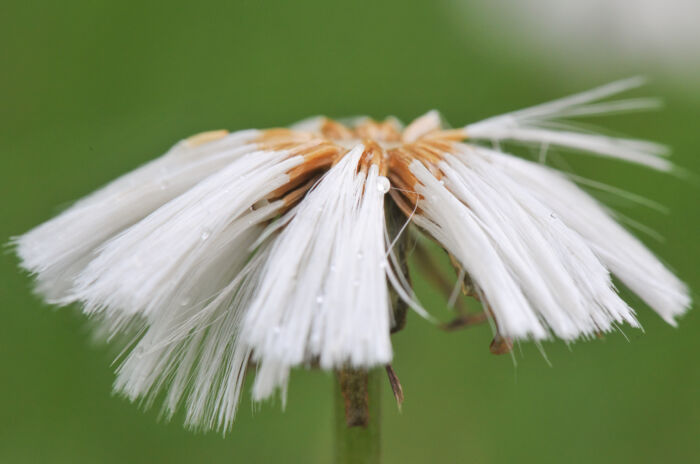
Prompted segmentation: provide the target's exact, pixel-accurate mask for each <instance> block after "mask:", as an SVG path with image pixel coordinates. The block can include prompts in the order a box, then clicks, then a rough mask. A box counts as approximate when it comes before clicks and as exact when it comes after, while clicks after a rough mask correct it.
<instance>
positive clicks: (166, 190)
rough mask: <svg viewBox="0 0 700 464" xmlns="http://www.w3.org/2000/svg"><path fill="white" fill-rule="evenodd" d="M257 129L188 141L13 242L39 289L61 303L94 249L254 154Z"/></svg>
mask: <svg viewBox="0 0 700 464" xmlns="http://www.w3.org/2000/svg"><path fill="white" fill-rule="evenodd" d="M258 134H259V131H257V130H246V131H240V132H235V133H232V134H230V135H227V136H225V137H223V138H221V139H219V140H215V141H211V142H208V143H204V144H201V145H196V146H193V144H192V143H190V141H189V140H183V141H181V142H179V143H177V144H176V145H175V146H173V148H171V149H170V150H169V151H168V152H167V153H166V154H165V155H163V156H161V157H160V158H157V159H155V160H153V161H151V162H149V163H147V164H145V165H144V166H142V167H140V168H138V169H136V170H134V171H132V172H130V173H128V174H125V175H124V176H122V177H120V178H118V179H117V180H115V181H113V182H111V183H110V184H108V185H107V186H105V187H103V188H101V189H100V190H98V191H96V192H94V193H92V194H91V195H89V196H87V197H85V198H84V199H81V200H79V201H78V202H76V203H75V204H74V205H73V206H72V207H70V208H69V209H68V210H66V211H64V212H63V213H61V214H60V215H58V216H56V217H55V218H53V219H51V220H50V221H47V222H45V223H43V224H41V225H40V226H38V227H36V228H34V229H32V230H31V231H29V232H27V233H26V234H24V235H22V236H20V237H17V238H15V239H14V243H15V244H16V246H17V254H18V255H19V257H20V259H21V263H20V264H21V266H22V267H23V268H24V269H26V270H28V271H30V272H32V273H33V274H35V277H36V290H37V292H38V293H39V294H41V295H42V296H44V297H45V298H46V299H47V300H48V301H50V302H56V303H60V300H61V299H62V298H64V297H65V295H66V292H67V291H68V290H69V289H70V287H71V285H72V280H73V279H74V278H75V276H76V275H77V273H79V272H80V271H81V270H82V268H83V267H84V266H85V265H86V264H87V262H88V261H89V260H90V259H91V258H92V256H93V255H92V253H93V251H94V249H95V248H97V247H98V246H100V245H101V244H102V243H103V242H105V241H106V240H108V239H109V238H111V237H112V236H114V235H115V234H117V233H119V232H120V231H122V230H123V229H124V228H126V227H129V226H131V225H132V224H134V223H136V222H137V221H139V220H141V219H142V218H143V217H145V216H146V215H148V214H149V213H151V212H152V211H154V210H155V209H157V208H158V207H160V206H161V205H163V204H164V203H166V202H167V201H169V200H171V199H172V198H175V197H176V196H178V195H180V194H181V193H182V192H184V191H186V190H187V189H189V188H190V187H192V186H193V185H195V184H196V183H197V182H199V181H200V180H202V179H204V178H205V177H207V176H208V175H210V174H212V173H213V172H215V171H216V170H217V169H219V168H221V167H222V166H225V165H226V164H228V163H230V162H231V161H233V160H235V159H236V158H238V157H239V156H241V155H243V154H245V153H248V152H251V151H254V150H255V149H256V148H255V145H254V144H252V143H251V142H252V141H253V139H254V138H255V137H256V136H257V135H258Z"/></svg>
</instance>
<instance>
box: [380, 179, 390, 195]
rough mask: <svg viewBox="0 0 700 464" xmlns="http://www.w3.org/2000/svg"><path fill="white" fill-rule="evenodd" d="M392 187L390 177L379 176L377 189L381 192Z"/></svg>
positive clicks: (385, 191)
mask: <svg viewBox="0 0 700 464" xmlns="http://www.w3.org/2000/svg"><path fill="white" fill-rule="evenodd" d="M390 188H391V184H390V183H389V179H387V178H386V177H384V176H379V177H378V178H377V190H378V191H379V193H387V192H388V191H389V189H390Z"/></svg>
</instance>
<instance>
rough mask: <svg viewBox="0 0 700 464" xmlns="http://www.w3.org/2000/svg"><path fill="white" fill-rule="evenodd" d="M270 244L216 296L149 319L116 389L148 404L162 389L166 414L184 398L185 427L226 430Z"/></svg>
mask: <svg viewBox="0 0 700 464" xmlns="http://www.w3.org/2000/svg"><path fill="white" fill-rule="evenodd" d="M256 230H257V231H259V229H252V231H256ZM253 237H254V235H253V236H251V237H248V239H247V240H243V241H244V242H245V241H250V240H252V239H253ZM269 245H270V242H266V243H265V244H263V245H262V249H261V250H260V251H259V252H258V253H257V254H256V255H255V256H254V257H253V258H252V259H251V261H250V262H249V263H248V264H246V265H245V267H243V268H242V269H241V270H240V272H238V273H237V275H236V276H235V278H233V279H232V280H231V281H230V282H229V283H228V285H226V286H225V288H223V289H222V290H221V291H220V292H219V293H218V294H217V295H216V297H215V298H213V299H211V300H210V301H208V302H206V303H205V304H204V305H202V306H201V307H199V308H195V310H192V308H178V307H175V308H173V311H172V314H170V315H169V316H168V317H161V318H159V319H158V320H157V321H154V322H153V323H151V325H150V326H149V327H148V329H147V331H146V333H145V335H144V336H143V337H142V338H141V339H140V340H139V342H138V344H137V345H136V347H135V349H134V350H133V351H132V352H131V354H130V355H129V356H128V357H127V358H126V359H125V361H124V362H123V363H122V365H121V366H120V368H119V370H118V377H117V379H116V381H115V389H116V390H117V391H119V392H122V393H124V394H125V395H126V396H127V397H129V398H130V399H132V400H135V399H137V398H144V399H145V400H146V401H147V403H151V402H152V401H153V400H154V399H155V397H156V396H157V395H158V394H159V393H160V392H161V391H163V390H166V391H167V394H166V397H165V403H164V405H163V410H164V413H165V415H166V416H167V417H171V416H172V415H173V414H174V412H175V410H176V409H177V407H178V405H179V404H180V403H181V402H183V401H184V404H185V409H186V423H187V424H188V425H189V426H191V427H194V428H201V429H213V428H216V429H219V430H222V431H224V432H225V431H226V430H228V429H229V428H230V427H231V424H232V423H233V419H234V418H235V414H236V409H237V407H238V402H239V398H240V392H241V388H242V385H243V379H244V377H245V371H246V368H247V364H248V359H249V357H250V350H249V348H248V347H247V345H245V344H244V343H242V342H241V337H240V328H241V319H242V317H243V314H244V312H245V309H246V307H247V306H248V304H249V303H250V300H251V298H252V296H253V293H254V291H255V289H256V288H257V286H258V285H259V278H260V272H261V270H262V265H263V263H264V261H265V259H266V258H267V256H268V251H269V249H270V246H269Z"/></svg>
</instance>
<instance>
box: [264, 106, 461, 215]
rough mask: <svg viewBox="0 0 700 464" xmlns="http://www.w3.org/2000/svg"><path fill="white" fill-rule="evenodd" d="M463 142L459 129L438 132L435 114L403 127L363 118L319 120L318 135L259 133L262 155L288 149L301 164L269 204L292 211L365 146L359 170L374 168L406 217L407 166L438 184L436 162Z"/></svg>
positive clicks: (409, 201) (410, 184) (411, 203)
mask: <svg viewBox="0 0 700 464" xmlns="http://www.w3.org/2000/svg"><path fill="white" fill-rule="evenodd" d="M466 138H467V135H466V132H465V131H464V130H463V129H447V130H446V129H442V128H441V125H440V121H439V120H438V119H437V117H436V116H435V115H434V114H430V113H429V114H428V115H426V116H423V117H420V118H418V119H416V120H415V121H413V122H412V123H411V124H409V125H408V126H406V127H405V128H402V127H401V125H400V124H399V123H398V122H397V121H396V120H394V119H392V118H389V119H386V120H384V121H381V122H380V121H375V120H373V119H369V118H368V119H363V120H361V121H359V122H357V123H355V124H353V125H346V124H342V123H340V122H338V121H334V120H332V119H324V120H323V121H322V122H321V124H320V126H319V128H318V130H316V131H301V130H293V129H268V130H265V131H263V132H262V133H261V135H260V137H259V138H258V141H257V142H258V145H259V147H260V149H262V150H288V151H289V152H290V154H292V155H301V156H303V157H304V162H303V163H302V164H300V165H299V166H297V167H295V168H293V169H291V170H290V171H289V172H288V175H289V182H288V183H287V184H285V185H283V186H282V187H280V188H279V189H277V190H275V191H274V192H273V193H272V194H271V195H270V197H269V200H276V199H283V200H284V201H285V204H286V205H287V206H288V207H291V206H293V205H294V204H295V203H296V202H298V201H299V200H300V199H301V198H303V196H304V194H305V193H306V192H307V191H308V190H309V189H310V188H311V187H313V185H314V183H315V182H316V181H317V180H318V178H319V177H320V176H321V175H322V174H323V173H324V172H325V171H327V170H328V169H329V168H330V167H331V166H333V164H335V163H336V162H337V161H338V160H339V159H340V158H342V157H343V156H344V155H345V154H346V153H348V152H349V151H350V150H351V149H352V148H353V147H355V146H357V145H358V144H362V145H363V146H364V152H363V154H362V158H361V159H360V165H359V168H358V169H359V171H361V172H367V171H368V169H369V167H370V166H372V165H376V166H377V168H378V170H379V174H380V175H382V176H386V177H387V178H388V179H389V182H390V184H391V187H392V188H391V190H390V192H389V193H390V195H391V197H392V199H393V200H394V201H395V203H396V204H397V205H398V207H399V208H400V209H401V211H402V212H403V213H404V214H406V215H407V216H410V215H411V214H412V213H413V212H415V211H416V204H417V202H418V199H419V195H418V194H417V193H416V192H415V185H416V183H417V180H416V178H415V176H414V175H413V174H412V173H411V170H410V169H409V166H410V164H411V163H412V162H413V161H415V160H418V161H421V162H422V163H423V164H424V165H425V166H426V167H427V168H428V169H429V170H430V171H431V172H432V173H433V175H435V176H436V177H437V178H438V179H439V178H441V177H442V173H441V172H440V169H439V168H438V163H439V162H440V160H441V159H442V157H443V154H444V153H446V152H451V151H453V150H454V146H453V145H454V143H455V142H460V141H462V140H464V139H466Z"/></svg>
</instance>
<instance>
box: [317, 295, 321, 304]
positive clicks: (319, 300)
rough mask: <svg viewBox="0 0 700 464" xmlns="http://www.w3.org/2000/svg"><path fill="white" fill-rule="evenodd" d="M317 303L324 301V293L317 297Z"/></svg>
mask: <svg viewBox="0 0 700 464" xmlns="http://www.w3.org/2000/svg"><path fill="white" fill-rule="evenodd" d="M316 303H318V304H321V303H323V295H319V296H317V297H316Z"/></svg>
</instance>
